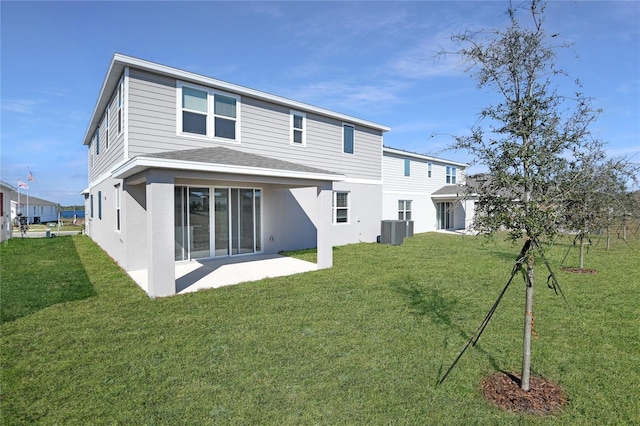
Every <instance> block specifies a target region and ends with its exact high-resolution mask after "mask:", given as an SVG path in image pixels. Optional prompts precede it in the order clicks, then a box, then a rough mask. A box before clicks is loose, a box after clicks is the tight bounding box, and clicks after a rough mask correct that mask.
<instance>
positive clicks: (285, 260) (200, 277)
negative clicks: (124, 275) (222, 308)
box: [129, 255, 318, 294]
mask: <svg viewBox="0 0 640 426" xmlns="http://www.w3.org/2000/svg"><path fill="white" fill-rule="evenodd" d="M317 269H318V266H317V265H316V264H315V263H311V262H306V261H304V260H300V259H295V258H292V257H286V256H280V255H256V256H241V257H232V258H225V259H222V260H202V261H199V260H192V261H189V262H177V263H176V294H184V293H190V292H194V291H198V290H204V289H209V288H218V287H223V286H227V285H234V284H240V283H244V282H250V281H258V280H261V279H264V278H272V277H283V276H287V275H294V274H300V273H303V272H310V271H316V270H317ZM129 275H130V276H131V278H133V280H134V281H135V282H136V283H138V285H139V286H140V287H142V289H143V290H145V291H147V290H148V283H147V270H138V271H130V272H129Z"/></svg>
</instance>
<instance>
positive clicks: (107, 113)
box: [104, 108, 109, 150]
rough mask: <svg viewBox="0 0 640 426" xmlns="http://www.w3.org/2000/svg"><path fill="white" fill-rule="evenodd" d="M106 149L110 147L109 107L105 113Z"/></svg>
mask: <svg viewBox="0 0 640 426" xmlns="http://www.w3.org/2000/svg"><path fill="white" fill-rule="evenodd" d="M104 133H105V136H104V149H105V150H107V149H109V108H107V111H106V112H105V113H104Z"/></svg>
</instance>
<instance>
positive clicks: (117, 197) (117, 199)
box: [114, 184, 122, 232]
mask: <svg viewBox="0 0 640 426" xmlns="http://www.w3.org/2000/svg"><path fill="white" fill-rule="evenodd" d="M114 188H115V192H116V193H115V197H114V198H115V207H116V209H115V210H116V232H120V231H121V230H122V223H121V220H120V214H121V213H122V209H121V204H120V197H121V194H122V191H121V189H120V188H121V186H120V184H117V185H115V186H114Z"/></svg>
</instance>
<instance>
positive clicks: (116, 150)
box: [88, 89, 124, 182]
mask: <svg viewBox="0 0 640 426" xmlns="http://www.w3.org/2000/svg"><path fill="white" fill-rule="evenodd" d="M116 90H117V89H116ZM107 116H108V119H109V120H108V122H109V126H108V128H107V120H106V117H107ZM99 133H100V153H99V154H96V147H95V140H94V141H93V142H92V144H91V145H89V155H88V160H89V182H92V181H94V180H96V179H98V178H99V177H100V176H101V175H103V174H104V173H106V172H108V171H109V170H110V169H111V167H113V165H114V164H117V163H118V162H120V161H122V160H123V159H124V131H121V132H118V98H117V92H114V93H113V94H112V98H111V101H110V102H109V105H108V107H107V111H106V114H105V115H103V117H102V121H101V125H100V129H99Z"/></svg>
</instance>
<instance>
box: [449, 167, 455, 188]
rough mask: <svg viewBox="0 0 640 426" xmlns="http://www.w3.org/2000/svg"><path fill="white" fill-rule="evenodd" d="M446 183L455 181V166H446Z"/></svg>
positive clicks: (453, 183)
mask: <svg viewBox="0 0 640 426" xmlns="http://www.w3.org/2000/svg"><path fill="white" fill-rule="evenodd" d="M447 183H450V184H452V185H455V183H456V168H455V167H453V166H447Z"/></svg>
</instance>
